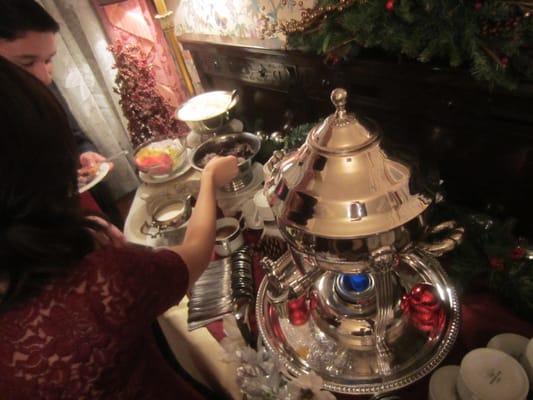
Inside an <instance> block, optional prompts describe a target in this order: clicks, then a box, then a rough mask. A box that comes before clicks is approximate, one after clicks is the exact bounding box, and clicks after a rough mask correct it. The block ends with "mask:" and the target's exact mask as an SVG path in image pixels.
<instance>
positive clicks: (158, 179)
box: [139, 149, 192, 183]
mask: <svg viewBox="0 0 533 400" xmlns="http://www.w3.org/2000/svg"><path fill="white" fill-rule="evenodd" d="M190 153H191V150H189V149H187V154H186V155H185V160H183V163H182V164H181V166H180V167H179V168H178V169H177V170H175V171H174V172H172V173H170V174H167V175H149V174H147V173H145V172H142V171H139V178H140V179H141V181H143V182H144V183H165V182H168V181H171V180H173V179H176V178H178V177H180V176H182V175H183V174H185V173H186V172H187V171H189V169H191V167H192V164H191V159H190Z"/></svg>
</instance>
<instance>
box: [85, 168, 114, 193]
mask: <svg viewBox="0 0 533 400" xmlns="http://www.w3.org/2000/svg"><path fill="white" fill-rule="evenodd" d="M109 171H111V164H110V163H106V162H103V163H101V164H100V166H99V167H98V172H97V173H96V175H95V176H94V178H93V180H92V181H90V182H89V183H86V184H85V185H83V186H82V187H81V188H79V189H78V193H80V194H81V193H83V192H86V191H87V190H89V189H92V188H93V187H94V186H96V185H97V184H98V183H100V182H101V181H102V179H104V178H105V177H106V176H107V174H108V173H109Z"/></svg>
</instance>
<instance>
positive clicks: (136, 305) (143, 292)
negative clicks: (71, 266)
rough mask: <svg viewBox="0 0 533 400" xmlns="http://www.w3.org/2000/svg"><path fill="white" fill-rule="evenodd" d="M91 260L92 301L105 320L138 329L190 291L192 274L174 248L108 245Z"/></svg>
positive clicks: (118, 326)
mask: <svg viewBox="0 0 533 400" xmlns="http://www.w3.org/2000/svg"><path fill="white" fill-rule="evenodd" d="M84 263H89V264H90V265H89V266H88V267H89V268H87V269H86V271H88V275H89V276H88V279H87V281H88V283H89V287H88V290H89V297H90V304H91V307H92V308H93V310H94V311H96V314H97V315H99V316H101V319H102V320H101V322H104V323H107V324H109V325H110V327H114V328H118V329H121V330H125V329H127V330H130V329H131V330H132V331H138V330H140V329H143V328H145V327H147V326H148V325H149V324H150V323H152V322H153V321H154V320H155V319H156V317H157V316H158V315H160V314H161V313H163V312H164V311H165V310H166V309H168V308H169V307H171V306H173V305H175V304H177V303H178V302H179V301H180V300H181V298H182V297H183V296H184V295H185V293H186V291H187V286H188V281H189V274H188V270H187V267H186V265H185V263H184V261H183V260H182V259H181V257H180V256H179V255H178V254H176V253H174V252H172V251H170V250H159V251H152V250H149V249H145V248H134V247H128V248H126V249H116V248H106V249H103V250H100V251H97V252H94V253H92V254H91V255H90V256H89V257H87V258H86V259H85V260H84Z"/></svg>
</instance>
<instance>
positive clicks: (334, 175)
mask: <svg viewBox="0 0 533 400" xmlns="http://www.w3.org/2000/svg"><path fill="white" fill-rule="evenodd" d="M346 98H347V93H346V90H344V89H335V90H334V91H333V92H332V94H331V100H332V102H333V104H334V105H335V108H336V111H335V113H334V114H332V115H330V116H329V117H327V118H326V119H325V120H324V121H323V122H322V123H321V124H319V125H317V126H315V127H314V128H312V129H311V131H310V132H309V134H308V136H307V140H306V142H305V143H304V144H303V145H302V147H300V148H299V149H298V150H296V151H295V152H293V153H290V154H288V155H287V156H286V157H285V158H284V159H282V160H281V161H280V163H279V164H278V167H277V168H276V169H275V172H274V173H273V176H272V179H270V180H269V182H268V183H267V194H268V200H269V203H270V205H271V207H272V209H273V212H274V214H275V216H276V218H277V221H278V224H279V225H280V228H283V227H286V226H290V227H293V228H299V229H302V230H304V231H305V232H307V233H311V234H314V235H317V236H322V237H330V238H354V237H366V236H370V235H373V234H376V233H380V232H385V231H388V230H391V229H394V228H396V227H398V226H400V225H403V224H404V223H406V222H408V221H410V220H411V219H413V218H415V217H416V216H418V215H419V214H420V213H422V212H423V211H424V210H425V209H426V208H427V207H428V206H429V204H430V200H429V199H428V198H427V197H425V196H423V195H422V194H416V193H411V192H410V189H409V178H410V170H409V168H408V167H407V166H405V165H403V164H401V163H399V162H396V161H394V160H391V159H389V158H388V157H387V155H386V154H385V153H384V151H383V150H382V149H381V147H380V141H379V135H378V129H377V127H376V126H375V125H373V124H372V123H370V122H363V120H359V119H357V118H356V117H355V116H354V115H353V114H350V113H348V112H347V111H346Z"/></svg>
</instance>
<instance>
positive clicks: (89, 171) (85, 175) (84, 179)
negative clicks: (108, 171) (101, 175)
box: [78, 163, 100, 188]
mask: <svg viewBox="0 0 533 400" xmlns="http://www.w3.org/2000/svg"><path fill="white" fill-rule="evenodd" d="M99 169H100V163H97V164H94V165H92V166H90V167H82V168H80V169H79V170H78V188H80V187H83V186H85V185H87V184H88V183H89V182H91V181H92V180H93V179H94V178H95V177H96V174H97V173H98V170H99Z"/></svg>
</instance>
